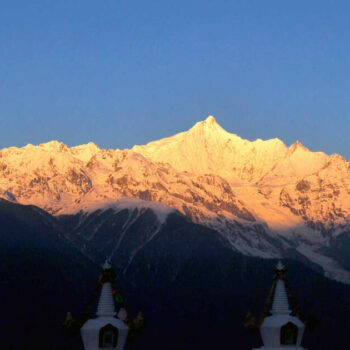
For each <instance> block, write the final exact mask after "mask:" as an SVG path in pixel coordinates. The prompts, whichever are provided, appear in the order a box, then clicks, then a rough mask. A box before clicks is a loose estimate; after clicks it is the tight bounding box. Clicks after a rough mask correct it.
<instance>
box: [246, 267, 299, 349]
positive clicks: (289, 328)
mask: <svg viewBox="0 0 350 350" xmlns="http://www.w3.org/2000/svg"><path fill="white" fill-rule="evenodd" d="M284 274H285V267H284V266H283V264H282V263H281V262H279V263H278V264H277V266H276V279H277V281H276V286H275V291H274V296H273V302H272V309H271V316H268V317H265V319H264V321H263V323H262V325H261V326H260V334H261V338H262V340H263V343H264V346H262V347H261V348H260V349H261V350H286V349H289V350H305V349H304V348H303V347H301V346H300V344H301V340H302V338H303V334H304V330H305V325H304V323H303V322H301V321H300V320H299V318H297V317H295V316H292V315H291V310H290V308H289V302H288V296H287V292H286V286H285V282H284ZM253 350H258V349H253Z"/></svg>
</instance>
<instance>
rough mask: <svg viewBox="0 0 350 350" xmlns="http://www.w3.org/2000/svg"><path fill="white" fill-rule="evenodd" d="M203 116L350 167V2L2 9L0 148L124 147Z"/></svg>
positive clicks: (50, 4) (189, 1)
mask: <svg viewBox="0 0 350 350" xmlns="http://www.w3.org/2000/svg"><path fill="white" fill-rule="evenodd" d="M209 114H212V115H214V116H215V118H216V119H217V121H218V122H219V124H221V125H222V126H223V127H224V128H225V129H226V130H228V131H230V132H234V133H236V134H238V135H240V136H242V137H244V138H248V139H251V140H252V139H256V138H258V137H260V138H263V139H267V138H273V137H278V138H280V139H282V140H283V141H284V142H285V143H286V144H287V145H289V144H291V143H293V142H294V141H296V140H300V141H301V142H302V143H303V144H305V145H306V146H307V147H309V148H310V149H311V150H323V151H325V152H326V153H334V152H337V153H340V154H342V155H343V156H345V157H346V158H347V159H350V138H349V136H348V135H349V133H350V130H349V126H350V1H348V0H344V1H337V0H333V1H322V0H317V1H315V0H302V1H298V0H294V1H281V0H278V1H275V0H268V1H262V0H256V1H254V0H253V1H250V0H242V1H234V0H230V1H229V0H227V1H223V0H210V1H205V0H197V1H194V0H174V1H172V0H159V1H154V0H142V1H140V0H96V1H89V0H83V1H81V0H73V1H72V0H67V1H63V0H57V1H52V0H46V1H45V0H36V1H35V0H31V1H28V0H22V1H16V0H2V1H1V11H0V148H3V147H8V146H23V145H25V144H27V143H33V144H38V143H41V142H46V141H49V140H52V139H57V140H59V141H62V142H64V143H66V144H68V145H69V146H72V145H77V144H82V143H87V142H89V141H94V142H95V143H97V144H98V145H99V146H100V147H104V148H126V147H131V146H132V145H134V144H143V143H146V142H148V141H151V140H154V139H158V138H161V137H165V136H170V135H172V134H174V133H177V132H179V131H183V130H186V129H188V128H189V127H191V126H192V125H193V124H194V123H195V122H197V121H199V120H203V119H205V118H206V117H207V116H208V115H209Z"/></svg>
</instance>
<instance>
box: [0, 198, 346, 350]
mask: <svg viewBox="0 0 350 350" xmlns="http://www.w3.org/2000/svg"><path fill="white" fill-rule="evenodd" d="M141 204H142V203H141ZM141 204H140V203H133V209H128V208H127V207H126V203H123V204H121V205H120V206H119V207H115V206H113V207H112V206H111V207H109V208H105V209H104V210H100V209H98V210H96V211H94V210H92V211H91V212H89V213H86V212H80V213H78V214H75V215H64V216H59V217H54V216H51V215H50V214H47V213H45V212H44V211H42V210H41V209H39V208H36V207H33V206H22V205H19V204H14V203H10V202H7V201H4V200H2V201H0V227H1V235H0V253H1V259H0V265H1V279H0V289H1V315H2V320H3V321H4V322H2V327H1V328H0V334H1V346H2V348H4V349H11V348H12V349H20V348H28V346H29V347H30V348H35V349H43V350H44V349H52V350H56V349H57V350H64V349H67V350H68V349H81V348H82V344H81V341H80V338H79V337H77V338H73V339H70V338H69V337H68V336H67V335H65V334H64V333H63V332H62V328H61V324H62V320H63V318H64V316H65V312H66V311H67V310H71V311H73V314H74V315H75V316H79V315H80V314H81V312H82V310H83V309H84V307H85V306H86V303H87V300H88V298H89V297H90V296H91V293H92V291H93V290H94V288H95V285H96V279H97V276H98V271H97V269H96V265H93V264H92V263H91V262H92V261H93V262H95V263H96V264H97V265H100V263H101V262H102V261H103V260H104V259H105V257H106V256H109V257H111V258H112V261H113V265H114V266H115V267H116V268H117V271H118V276H117V285H118V289H119V290H120V291H121V293H122V295H123V296H124V299H125V305H126V308H127V310H128V313H129V315H130V316H131V317H133V316H134V315H136V313H137V312H138V311H140V310H142V312H143V314H144V316H145V319H146V322H147V328H146V330H145V332H144V333H143V335H142V336H141V337H140V338H139V339H137V340H136V341H135V343H134V344H133V346H132V348H133V349H135V350H137V349H140V350H141V349H145V348H146V349H148V348H152V349H156V350H160V349H165V348H166V349H169V350H173V349H174V350H175V349H178V348H180V347H181V349H185V350H191V349H203V350H209V349H212V348H214V347H220V348H223V349H228V348H230V347H232V346H234V347H235V348H236V349H239V350H249V349H252V347H253V346H260V345H261V341H260V338H259V336H258V334H254V335H250V334H248V332H247V331H246V330H245V329H244V327H243V319H244V316H245V314H246V313H247V311H248V310H251V311H252V312H253V314H255V315H256V316H258V315H259V314H260V312H261V310H262V306H263V303H264V300H265V298H266V295H267V294H268V291H269V288H270V286H271V283H272V277H273V271H274V265H275V264H276V260H266V259H259V258H252V257H247V256H244V255H242V254H240V253H237V252H234V251H233V250H232V249H231V248H230V245H229V243H228V242H227V240H225V238H224V237H223V236H222V235H221V234H219V233H218V232H216V231H214V230H212V229H209V228H207V227H205V226H202V225H198V224H195V223H193V222H191V221H190V220H189V219H188V218H186V217H184V216H183V215H182V214H180V213H179V212H174V211H169V212H166V214H167V216H165V215H164V216H162V215H161V213H164V210H165V208H164V207H163V206H161V207H160V208H159V207H157V206H156V205H155V206H149V207H147V208H146V207H145V205H144V206H142V205H141ZM123 205H124V207H123ZM128 205H129V204H128ZM67 238H69V241H68V240H67ZM73 245H75V247H76V248H79V250H80V251H81V252H82V253H83V254H80V253H79V252H78V250H77V249H76V248H74V247H73ZM87 257H88V259H87ZM284 262H285V264H286V265H287V266H288V277H289V281H290V283H291V285H292V286H293V290H294V292H295V293H296V296H297V299H298V300H299V301H300V302H301V310H302V314H303V315H304V316H306V315H308V313H309V312H311V311H315V313H316V315H317V317H318V324H317V327H316V331H315V333H307V334H306V336H305V339H304V346H305V347H307V348H309V349H320V350H328V349H331V348H332V349H333V348H334V349H343V348H344V349H345V348H348V347H349V346H350V341H349V340H348V339H347V338H346V337H344V333H346V329H347V325H348V324H349V322H350V319H349V312H348V308H347V307H344V305H349V303H350V293H349V291H350V286H347V285H343V284H340V283H338V282H335V281H331V280H329V279H327V278H325V277H323V276H321V275H320V274H319V273H316V272H314V271H313V270H311V269H309V268H306V267H305V266H304V265H303V264H301V263H300V262H294V261H291V260H287V261H284ZM18 334H23V335H25V336H23V337H19V336H18ZM232 344H233V345H232ZM128 345H129V346H130V345H131V344H128Z"/></svg>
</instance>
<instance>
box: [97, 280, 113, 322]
mask: <svg viewBox="0 0 350 350" xmlns="http://www.w3.org/2000/svg"><path fill="white" fill-rule="evenodd" d="M115 314H116V312H115V306H114V300H113V294H112V286H111V283H110V282H106V283H104V284H103V286H102V290H101V295H100V300H99V302H98V306H97V312H96V315H97V316H98V317H113V316H115Z"/></svg>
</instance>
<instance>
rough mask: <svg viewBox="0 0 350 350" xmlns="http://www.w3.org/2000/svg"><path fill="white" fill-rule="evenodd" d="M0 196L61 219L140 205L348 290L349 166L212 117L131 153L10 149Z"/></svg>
mask: <svg viewBox="0 0 350 350" xmlns="http://www.w3.org/2000/svg"><path fill="white" fill-rule="evenodd" d="M0 196H1V197H3V198H5V199H7V200H10V201H13V202H18V203H21V204H34V205H37V206H39V207H40V208H42V209H44V210H46V211H48V212H49V213H51V214H55V215H62V214H75V213H78V212H80V211H84V212H92V211H93V210H96V209H97V208H99V207H106V206H107V207H110V206H111V203H115V202H118V201H120V200H125V198H136V199H138V200H139V204H138V206H139V207H140V206H141V207H142V206H143V207H149V206H152V203H154V202H160V203H162V204H164V205H165V206H166V207H169V208H173V209H175V210H177V211H178V212H180V213H182V214H183V215H185V216H186V217H188V218H189V219H191V220H192V221H194V222H196V223H201V224H204V225H206V226H209V227H211V228H214V229H216V230H217V231H219V232H220V233H221V234H222V235H223V236H224V237H225V238H227V240H228V242H229V244H230V245H231V247H232V248H233V249H235V250H237V251H240V252H242V253H244V254H246V255H252V256H260V257H266V258H269V257H280V256H292V257H295V258H297V259H301V260H303V259H306V260H307V261H309V262H310V263H314V264H317V265H319V266H321V267H322V268H323V270H324V271H325V274H326V275H327V276H329V277H331V278H335V279H337V280H341V281H344V282H350V273H349V272H348V270H347V268H346V267H344V266H346V265H347V263H346V262H344V261H343V260H341V259H339V258H338V256H337V253H336V252H337V251H336V248H335V247H337V249H338V248H339V244H340V243H339V241H338V238H339V237H341V238H342V242H343V241H344V235H347V234H348V233H347V232H348V231H349V220H350V201H349V197H350V164H349V162H348V161H347V160H345V159H344V158H342V157H341V156H339V155H336V154H335V155H331V156H328V155H326V154H325V153H323V152H311V151H310V150H308V149H307V148H306V147H304V146H303V145H302V144H301V143H300V142H296V143H294V144H293V145H291V146H290V147H287V146H286V145H285V144H284V143H283V142H282V141H280V140H279V139H272V140H267V141H263V140H260V139H258V140H256V141H253V142H251V141H248V140H244V139H242V138H240V137H239V136H237V135H235V134H231V133H229V132H227V131H225V130H224V129H222V128H221V127H220V126H219V124H218V123H217V122H216V120H215V119H214V118H213V117H211V116H210V117H208V118H207V119H206V120H205V121H202V122H199V123H197V124H196V125H194V126H193V127H192V128H191V129H190V130H188V131H186V132H182V133H179V134H177V135H174V136H171V137H168V138H165V139H161V140H158V141H154V142H151V143H149V144H147V145H144V146H134V147H133V148H132V149H125V150H104V149H100V148H99V147H98V146H96V145H95V144H93V143H89V144H87V145H81V146H76V147H71V148H69V147H67V146H66V145H64V144H63V143H59V142H57V141H51V142H49V143H46V144H41V145H38V146H33V145H30V144H28V145H27V146H25V147H23V148H16V147H10V148H6V149H3V150H1V151H0ZM134 204H135V203H134ZM134 204H133V205H134ZM152 209H153V210H154V211H156V212H157V210H159V208H158V207H155V206H154V205H153V207H152ZM349 232H350V231H349ZM343 248H344V247H342V249H343Z"/></svg>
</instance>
